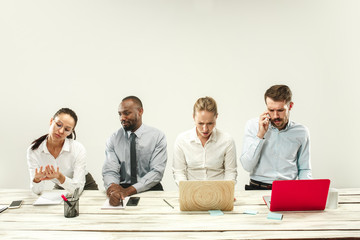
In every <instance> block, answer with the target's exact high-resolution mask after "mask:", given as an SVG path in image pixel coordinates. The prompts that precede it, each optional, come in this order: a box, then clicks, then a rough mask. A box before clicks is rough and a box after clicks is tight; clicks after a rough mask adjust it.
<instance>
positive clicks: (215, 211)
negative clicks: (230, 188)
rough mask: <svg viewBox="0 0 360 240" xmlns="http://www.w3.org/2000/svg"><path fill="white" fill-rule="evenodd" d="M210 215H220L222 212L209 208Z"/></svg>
mask: <svg viewBox="0 0 360 240" xmlns="http://www.w3.org/2000/svg"><path fill="white" fill-rule="evenodd" d="M209 213H210V215H211V216H222V215H224V213H223V212H222V211H221V210H209Z"/></svg>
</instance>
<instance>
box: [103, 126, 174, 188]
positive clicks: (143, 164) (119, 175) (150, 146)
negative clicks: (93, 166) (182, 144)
mask: <svg viewBox="0 0 360 240" xmlns="http://www.w3.org/2000/svg"><path fill="white" fill-rule="evenodd" d="M134 133H135V135H136V139H135V141H136V160H137V181H138V182H137V183H135V184H134V185H133V187H134V188H135V189H136V191H137V192H138V193H140V192H143V191H146V190H149V189H150V188H152V187H153V186H155V185H156V184H158V183H159V182H160V181H161V179H162V177H163V175H164V171H165V167H166V161H167V153H166V146H167V144H166V138H165V135H164V134H163V133H162V132H161V131H159V130H158V129H156V128H152V127H149V126H146V125H144V124H142V125H141V126H140V127H139V129H137V130H136V131H135V132H134ZM130 164H131V163H130V133H128V132H126V131H125V130H124V129H123V128H120V129H119V130H118V131H116V132H115V133H114V134H113V135H112V136H111V137H110V138H109V139H108V141H107V143H106V148H105V162H104V166H103V169H102V175H103V180H104V186H105V189H107V188H108V187H109V186H110V185H111V184H112V183H115V184H123V183H127V184H130V183H131V167H130Z"/></svg>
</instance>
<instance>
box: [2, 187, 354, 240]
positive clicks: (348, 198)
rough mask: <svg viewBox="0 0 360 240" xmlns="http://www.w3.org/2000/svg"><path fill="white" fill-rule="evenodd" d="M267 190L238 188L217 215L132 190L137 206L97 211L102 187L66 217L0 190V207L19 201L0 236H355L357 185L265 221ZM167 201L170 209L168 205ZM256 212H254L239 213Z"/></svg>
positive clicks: (27, 195) (24, 193) (173, 197)
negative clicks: (328, 204)
mask: <svg viewBox="0 0 360 240" xmlns="http://www.w3.org/2000/svg"><path fill="white" fill-rule="evenodd" d="M269 194H270V191H237V192H235V197H236V201H235V203H234V210H233V211H230V212H224V215H222V216H211V215H210V214H209V213H208V212H207V211H203V212H201V211H196V212H182V211H180V209H179V199H178V192H175V191H174V192H167V191H165V192H145V193H141V194H137V195H136V196H139V197H140V202H139V205H138V206H136V207H127V208H126V209H123V210H101V206H102V205H103V204H104V201H105V198H106V196H105V192H103V191H84V192H83V194H82V195H81V197H80V215H79V216H78V217H75V218H65V217H64V209H63V204H61V205H52V206H33V205H32V204H33V202H34V201H35V200H36V199H37V197H38V196H37V195H35V194H33V193H32V192H30V190H23V189H0V205H8V204H10V203H11V201H13V200H19V199H22V200H24V202H23V205H22V206H21V207H20V208H19V209H8V210H6V211H5V212H3V213H1V214H0V239H47V238H49V239H50V238H51V239H82V238H84V239H119V238H121V239H142V238H144V239H319V238H328V239H329V238H334V239H336V238H338V239H345V238H348V239H354V238H360V189H339V207H338V208H337V209H325V210H324V211H308V212H280V213H281V214H283V219H282V220H270V219H267V215H268V213H269V209H268V208H267V206H266V205H265V203H264V201H263V200H262V196H264V195H269ZM163 199H166V200H167V201H168V202H169V203H170V204H171V205H173V206H174V208H171V207H170V206H169V205H167V204H166V203H165V202H164V201H163ZM245 210H255V211H257V212H258V213H257V214H256V215H248V214H244V213H243V212H244V211H245Z"/></svg>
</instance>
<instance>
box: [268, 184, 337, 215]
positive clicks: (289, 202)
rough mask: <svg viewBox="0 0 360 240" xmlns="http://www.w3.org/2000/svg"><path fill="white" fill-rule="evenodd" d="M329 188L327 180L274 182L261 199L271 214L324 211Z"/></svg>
mask: <svg viewBox="0 0 360 240" xmlns="http://www.w3.org/2000/svg"><path fill="white" fill-rule="evenodd" d="M329 186H330V180H329V179H308V180H276V181H274V182H273V184H272V190H271V196H264V197H263V199H264V201H265V203H266V205H267V206H268V207H269V209H270V211H272V212H274V211H310V210H324V209H325V206H326V200H327V195H328V191H329Z"/></svg>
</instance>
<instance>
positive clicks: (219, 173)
mask: <svg viewBox="0 0 360 240" xmlns="http://www.w3.org/2000/svg"><path fill="white" fill-rule="evenodd" d="M217 117H218V111H217V105H216V102H215V100H214V99H213V98H211V97H203V98H199V99H198V100H197V101H196V102H195V105H194V108H193V119H194V122H195V127H194V128H192V129H190V130H188V131H186V132H184V133H181V134H180V135H179V136H178V137H177V139H176V141H175V146H174V158H173V174H174V179H175V182H176V184H179V181H184V180H233V181H236V177H237V170H236V149H235V143H234V140H233V139H232V137H231V136H230V135H229V134H227V133H224V132H222V131H220V130H219V129H217V128H216V119H217Z"/></svg>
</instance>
